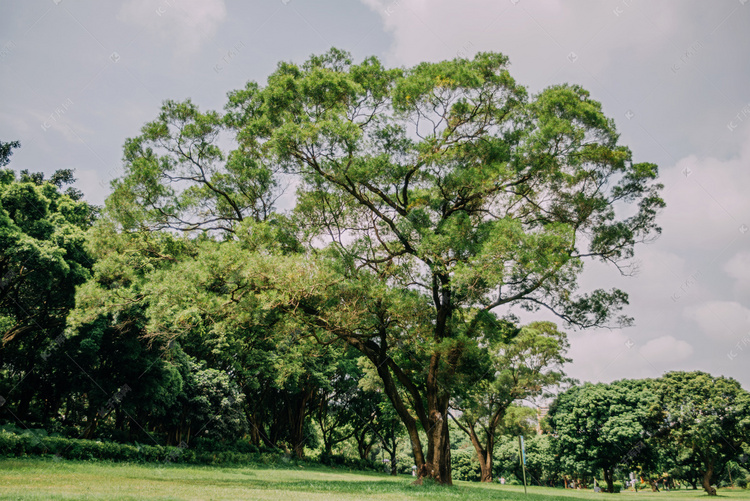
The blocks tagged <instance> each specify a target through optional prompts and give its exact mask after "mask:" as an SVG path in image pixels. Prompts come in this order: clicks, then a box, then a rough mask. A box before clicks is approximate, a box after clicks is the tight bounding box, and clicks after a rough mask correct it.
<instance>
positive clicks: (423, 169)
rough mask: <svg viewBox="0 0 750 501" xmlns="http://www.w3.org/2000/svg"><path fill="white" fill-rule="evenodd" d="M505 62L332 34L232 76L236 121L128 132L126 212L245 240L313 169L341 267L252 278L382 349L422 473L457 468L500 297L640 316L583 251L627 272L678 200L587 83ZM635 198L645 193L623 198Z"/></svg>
mask: <svg viewBox="0 0 750 501" xmlns="http://www.w3.org/2000/svg"><path fill="white" fill-rule="evenodd" d="M507 63H508V60H507V58H506V57H505V56H503V55H501V54H492V53H482V54H478V55H477V56H476V57H475V58H474V59H473V60H466V59H456V60H453V61H443V62H439V63H423V64H419V65H417V66H415V67H413V68H409V69H386V68H384V67H383V66H382V65H381V63H380V62H379V61H378V60H377V59H375V58H369V59H366V60H365V61H364V62H362V63H360V64H354V63H353V62H352V61H351V59H350V57H349V55H348V54H346V53H344V52H341V51H338V50H331V51H330V52H328V53H326V54H324V55H322V56H313V57H311V58H310V59H309V60H308V61H307V62H306V63H305V64H304V65H301V66H300V65H296V64H292V63H282V64H280V65H279V67H278V69H277V70H276V71H275V72H274V73H273V74H272V75H271V76H270V77H269V79H268V83H267V85H265V86H260V85H258V84H256V83H249V84H248V85H247V86H246V87H245V88H244V89H242V90H238V91H236V92H232V93H230V95H229V103H228V105H227V114H226V115H225V116H224V117H221V119H220V117H219V116H218V114H215V113H212V112H210V113H205V114H201V113H199V112H198V111H197V109H196V108H195V107H194V106H193V105H192V104H191V103H183V104H177V103H167V104H166V105H165V107H164V110H163V113H162V116H160V117H159V119H158V120H157V121H155V122H153V123H152V124H149V125H147V126H146V127H144V131H143V132H144V133H143V135H142V136H140V137H139V138H136V139H133V140H130V141H129V142H128V144H127V146H126V169H127V170H126V176H125V177H124V178H123V179H122V180H120V181H118V182H117V183H116V184H115V188H116V189H115V193H114V194H113V196H112V198H111V199H110V201H109V202H108V205H109V207H110V208H111V210H112V211H113V212H114V213H116V214H117V215H118V217H119V219H120V221H121V222H122V223H123V224H124V225H126V226H129V227H134V226H136V225H148V226H151V227H162V228H163V227H171V228H178V229H193V228H195V229H210V230H214V231H219V232H224V233H225V234H227V235H228V236H230V237H231V238H235V236H236V233H237V231H238V228H240V227H242V228H245V229H247V228H248V226H245V225H246V220H247V219H253V220H255V221H264V220H266V219H269V218H268V217H267V216H266V214H267V213H268V212H269V211H268V210H267V209H268V208H269V207H271V201H272V200H273V196H272V195H271V193H272V192H273V191H272V188H274V187H275V186H278V184H279V183H278V182H276V183H275V184H274V183H273V182H271V181H269V177H268V175H269V173H271V174H273V173H275V172H276V171H277V168H278V167H281V168H283V169H284V171H285V172H286V173H288V174H290V175H294V176H297V179H298V180H299V183H298V195H297V205H296V209H295V210H296V214H298V215H299V216H300V217H299V220H300V222H301V224H302V225H303V227H304V229H305V230H306V231H307V233H306V237H307V238H306V239H303V240H302V241H304V242H308V244H309V245H308V252H307V254H306V256H305V258H306V259H307V260H308V262H312V261H316V262H318V263H320V259H323V260H324V261H326V263H327V265H328V268H327V270H326V271H325V272H323V271H321V265H319V264H317V265H313V264H308V265H304V264H301V263H300V259H301V258H294V259H287V261H286V262H285V263H284V264H283V266H287V267H288V268H289V269H291V270H294V271H296V272H297V274H296V275H295V277H296V279H297V280H296V281H295V280H288V279H287V278H288V277H287V275H288V273H290V272H288V271H285V270H283V269H281V268H279V273H280V274H281V275H283V276H282V278H281V279H278V278H277V279H275V280H276V284H275V285H274V284H271V283H270V282H273V281H274V277H273V276H269V275H264V278H265V279H266V282H264V284H263V287H257V285H258V283H257V282H255V283H254V285H255V286H256V288H255V290H256V292H262V290H268V289H270V288H276V289H277V290H279V289H281V290H284V294H281V295H276V296H275V299H276V301H275V302H273V306H274V307H276V308H285V311H286V312H287V313H288V314H293V315H295V318H296V321H298V322H300V323H301V324H303V325H308V326H309V328H308V329H306V330H305V332H306V333H307V334H308V335H314V336H316V337H318V339H319V340H320V341H322V342H333V341H334V340H336V339H339V340H343V341H345V342H347V343H349V344H351V345H352V346H354V347H355V348H357V349H359V350H360V351H361V352H362V354H363V355H364V356H366V357H367V358H369V359H370V361H371V362H372V363H373V364H374V366H375V367H376V368H377V371H378V374H379V376H380V377H381V379H382V381H383V389H384V392H385V393H386V394H387V396H388V398H389V400H390V401H391V403H392V404H393V406H394V408H395V410H396V412H397V413H398V414H399V416H400V417H401V419H402V421H403V423H404V425H405V427H406V429H407V432H408V434H409V437H410V439H411V442H412V450H413V453H414V457H415V461H416V463H417V465H418V467H419V472H420V478H424V477H431V478H434V479H435V480H437V481H438V482H441V483H451V477H450V440H449V436H448V422H447V415H448V414H447V413H448V407H449V403H450V400H451V396H452V395H453V393H454V389H455V388H456V386H457V385H461V384H465V383H466V382H467V381H469V380H470V379H471V378H472V377H474V376H472V370H473V369H476V367H475V366H473V365H472V364H473V363H474V361H475V360H478V359H479V358H481V357H479V358H478V357H476V356H475V355H476V354H477V352H480V351H481V350H482V349H483V346H484V345H483V344H482V340H483V338H484V336H486V335H490V333H491V332H492V331H493V330H494V329H497V328H498V326H497V317H496V312H497V311H499V309H502V308H506V309H507V308H510V307H512V306H522V307H525V308H528V309H536V308H540V307H542V308H548V309H550V310H551V311H553V312H554V313H556V314H557V315H558V316H560V317H561V318H562V319H564V320H565V321H566V322H568V323H570V324H574V325H577V326H580V327H593V326H601V325H608V324H612V323H625V324H627V323H628V321H629V319H627V318H625V317H622V316H620V317H618V316H617V312H618V311H619V310H620V309H621V308H622V307H623V306H624V305H625V304H627V295H626V294H625V293H624V292H622V291H619V290H611V291H605V290H595V291H591V292H588V293H581V294H579V293H577V289H578V283H577V277H578V276H579V274H580V272H581V270H582V268H583V263H584V260H585V259H587V258H589V259H600V260H603V261H606V262H609V263H613V264H614V265H616V266H618V268H619V269H620V270H621V271H622V272H627V271H628V260H629V259H630V258H631V257H632V256H633V249H634V246H635V244H636V243H638V242H641V241H644V240H647V239H649V238H651V237H653V236H654V235H655V234H656V233H658V231H659V229H658V227H657V226H656V225H655V223H654V219H655V216H656V213H657V211H658V209H660V208H661V207H662V206H663V202H662V200H661V198H660V197H659V196H658V189H659V188H660V185H658V184H655V183H654V179H655V178H656V176H657V168H656V166H655V165H653V164H648V163H633V162H632V157H631V153H630V151H629V149H628V148H627V147H625V146H621V145H618V135H617V132H616V130H615V127H614V123H613V121H612V120H611V119H609V118H607V117H606V116H605V115H604V114H603V113H602V111H601V105H600V104H599V103H598V102H596V101H594V100H593V99H591V97H590V95H589V93H588V92H586V91H585V90H583V89H582V88H580V87H578V86H569V85H558V86H554V87H550V88H548V89H545V90H543V91H542V92H540V93H539V94H538V95H535V96H533V97H529V95H528V93H527V91H526V90H525V89H524V88H523V87H521V86H520V85H518V84H516V82H515V81H514V80H513V79H512V78H511V77H510V75H509V73H508V71H507ZM223 127H226V128H227V129H228V130H229V131H230V132H233V133H235V134H236V138H237V140H238V143H239V147H238V148H237V149H236V150H234V151H232V152H231V153H229V154H223V153H222V152H221V151H219V150H218V147H217V146H216V142H215V141H216V138H217V137H218V135H219V132H220V131H221V129H222V128H223ZM276 179H277V178H276ZM626 204H632V205H633V206H634V207H635V208H634V209H633V210H629V211H627V210H619V209H620V207H624V206H625V205H626ZM616 208H618V210H617V211H616V210H615V209H616ZM248 216H249V217H248ZM249 226H250V227H251V228H250V232H251V233H252V232H253V230H252V225H249ZM243 231H244V230H243ZM323 247H327V249H325V250H323V249H322V248H323ZM253 263H254V264H255V265H257V266H259V267H262V268H264V269H265V270H266V271H268V270H269V268H270V267H272V266H271V265H269V264H266V263H261V261H260V260H248V262H247V264H246V266H250V265H251V264H253ZM272 263H275V265H277V266H280V267H282V268H283V266H282V263H281V261H279V260H275V261H272ZM269 277H270V278H269ZM302 278H304V280H302ZM311 280H319V282H318V286H313V285H311ZM324 286H325V287H324ZM284 288H286V289H284ZM261 289H262V290H261ZM295 291H296V292H295ZM282 299H284V300H287V304H286V305H284V304H282V302H283V301H282ZM268 304H270V303H268ZM402 390H403V393H402ZM404 395H406V397H404ZM419 428H421V429H422V430H424V432H425V433H426V436H427V443H426V444H423V442H422V439H421V438H420V436H419V433H418V431H419Z"/></svg>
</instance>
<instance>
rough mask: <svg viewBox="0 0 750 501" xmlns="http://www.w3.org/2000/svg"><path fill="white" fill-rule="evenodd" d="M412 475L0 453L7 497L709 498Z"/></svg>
mask: <svg viewBox="0 0 750 501" xmlns="http://www.w3.org/2000/svg"><path fill="white" fill-rule="evenodd" d="M412 480H413V479H412V478H411V477H406V476H400V477H390V476H387V475H382V474H375V473H361V472H349V471H346V470H339V469H333V468H324V467H314V468H309V467H305V468H301V467H292V466H290V467H289V468H288V469H271V468H267V467H262V468H261V467H237V468H222V467H210V466H183V465H139V464H123V463H108V462H103V461H102V462H78V461H64V460H63V461H53V460H47V459H3V460H0V499H13V500H24V501H26V500H62V499H65V500H69V499H86V500H108V501H109V500H141V499H159V500H209V499H210V500H238V499H273V500H284V501H286V500H324V501H339V500H341V501H343V500H355V499H357V500H358V499H364V500H394V501H395V500H430V501H442V500H467V501H479V500H488V499H489V500H492V499H497V500H512V499H524V500H527V501H556V500H559V501H573V500H575V499H581V500H592V501H595V500H604V499H609V500H611V499H613V498H614V499H619V500H621V501H628V500H630V501H635V500H636V498H637V499H638V501H652V500H656V499H659V500H661V501H680V500H693V499H697V498H707V497H708V496H706V495H705V494H704V493H703V492H702V491H692V490H690V491H686V490H681V491H673V492H661V493H651V492H639V493H638V494H635V493H632V492H624V493H622V494H612V495H609V494H595V493H593V492H590V491H574V490H564V489H552V488H547V487H530V488H529V495H528V496H524V494H523V487H521V486H510V485H504V486H500V485H479V484H476V483H470V482H456V485H455V486H453V487H440V486H434V485H427V486H414V485H412ZM719 497H720V498H723V499H727V498H736V499H750V491H742V490H729V489H721V490H720V491H719Z"/></svg>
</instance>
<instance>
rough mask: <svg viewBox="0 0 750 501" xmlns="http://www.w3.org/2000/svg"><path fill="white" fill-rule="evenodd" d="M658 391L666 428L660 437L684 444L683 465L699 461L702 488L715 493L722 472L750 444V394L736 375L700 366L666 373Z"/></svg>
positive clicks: (708, 492) (658, 386) (659, 383)
mask: <svg viewBox="0 0 750 501" xmlns="http://www.w3.org/2000/svg"><path fill="white" fill-rule="evenodd" d="M656 392H657V394H658V396H659V401H660V404H661V406H662V419H663V420H664V423H665V425H664V426H665V427H666V429H667V430H668V434H662V440H665V441H667V442H670V443H674V444H675V445H677V446H678V447H680V448H682V449H683V451H684V452H680V456H681V459H682V461H681V462H682V463H683V464H684V465H685V466H688V465H695V459H698V460H699V463H700V470H701V477H702V478H701V484H702V485H703V489H704V490H705V491H706V493H707V494H709V495H711V496H714V495H716V489H715V488H714V487H713V485H715V484H717V483H718V482H717V480H718V478H719V475H720V474H721V473H722V471H723V469H724V468H725V466H726V465H727V463H728V462H729V461H732V460H734V461H738V460H739V459H740V457H741V456H742V454H743V452H744V451H743V446H747V445H748V444H750V393H748V392H747V391H745V390H744V389H742V387H741V386H740V384H739V383H738V382H737V381H735V380H734V379H731V378H727V377H723V376H712V375H710V374H707V373H705V372H700V371H694V372H679V371H677V372H670V373H667V374H665V375H664V376H663V377H661V378H660V379H658V380H657V385H656ZM683 458H684V459H683Z"/></svg>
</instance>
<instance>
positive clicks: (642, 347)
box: [0, 0, 750, 389]
mask: <svg viewBox="0 0 750 501" xmlns="http://www.w3.org/2000/svg"><path fill="white" fill-rule="evenodd" d="M0 12H1V13H2V15H0V45H1V50H0V96H2V98H1V100H0V103H1V106H0V140H2V141H10V140H20V141H21V143H22V147H21V149H20V150H17V151H16V153H15V154H14V156H13V160H12V162H11V164H10V166H11V167H13V168H15V169H17V170H19V169H24V168H25V169H29V170H31V171H43V172H46V173H52V172H53V171H54V170H56V169H60V168H73V169H75V170H76V175H77V177H78V179H79V181H78V187H79V188H80V189H82V190H83V192H84V193H85V194H86V197H87V199H88V200H90V201H92V202H94V203H97V204H100V203H102V202H103V200H104V198H106V196H107V194H108V192H109V181H110V180H111V179H113V178H114V177H117V176H118V175H120V173H121V172H122V170H121V155H122V145H123V142H124V141H125V138H127V137H133V136H135V135H137V134H138V131H139V129H140V127H141V126H142V125H143V124H144V123H145V122H146V121H149V120H151V119H153V118H155V116H156V115H157V114H158V110H159V106H160V104H161V102H162V101H163V100H165V99H176V100H182V99H185V98H191V99H193V101H194V102H195V103H197V104H198V105H199V106H200V107H201V108H203V109H206V108H208V109H221V108H222V107H223V105H224V102H225V96H226V93H227V92H228V91H230V90H232V89H237V88H240V87H242V86H244V84H245V82H246V81H248V80H256V81H259V82H264V81H265V79H266V77H267V76H268V74H269V73H270V72H271V71H273V69H274V68H275V66H276V64H277V62H278V61H281V60H285V61H295V62H302V61H304V60H305V59H306V58H307V56H309V55H310V54H312V53H320V52H324V51H326V50H327V49H328V48H329V47H331V46H335V47H339V48H341V49H345V50H348V51H349V52H351V53H352V54H353V55H354V57H355V59H356V60H361V59H362V58H364V57H365V56H369V55H376V56H378V57H380V58H381V59H382V60H383V61H385V63H386V64H388V65H391V66H408V65H412V64H415V63H418V62H420V61H437V60H441V59H452V58H454V57H467V56H469V57H470V56H472V55H473V54H474V53H475V52H477V51H497V52H502V53H504V54H506V55H508V56H509V57H510V60H511V73H512V75H513V76H514V77H515V78H516V80H517V81H518V82H519V83H521V84H523V85H526V86H528V88H529V90H530V91H531V92H537V91H539V90H541V89H542V88H544V87H546V86H548V85H552V84H556V83H562V82H569V83H576V84H581V85H582V86H584V87H585V88H586V89H588V90H589V91H590V92H591V94H592V96H593V98H594V99H597V100H599V101H601V102H602V103H603V107H604V111H605V113H607V114H608V115H609V116H611V117H613V118H614V119H615V121H616V123H617V126H618V129H619V131H620V132H621V142H622V143H623V144H626V145H628V146H630V148H631V149H632V150H633V154H634V159H635V161H638V162H641V161H648V162H654V163H656V164H658V165H659V167H660V172H661V181H662V182H663V183H664V184H665V190H664V197H665V199H666V202H667V209H666V210H665V211H664V213H663V214H662V216H661V218H660V223H661V226H662V227H663V235H662V237H661V238H660V239H659V240H657V241H656V242H655V243H653V244H650V245H647V246H641V247H640V248H639V249H638V252H637V257H638V259H639V261H640V273H639V274H638V275H637V276H636V277H631V278H621V277H619V276H618V274H617V273H616V271H615V270H613V269H610V268H607V267H605V266H602V265H598V266H594V267H590V268H589V269H588V270H587V271H586V272H585V275H584V277H583V279H582V283H583V284H584V285H585V286H587V287H590V288H598V287H603V288H610V287H612V286H617V287H620V288H623V289H624V290H626V291H627V292H628V293H630V298H631V305H630V307H629V308H628V311H627V313H628V314H630V315H631V316H633V317H635V320H636V325H635V327H631V328H628V329H624V330H614V331H607V330H601V331H585V332H579V331H569V335H570V339H571V352H570V356H571V357H572V358H573V363H572V364H570V365H569V366H568V373H569V374H570V375H571V376H573V377H576V378H578V379H580V380H585V381H612V380H615V379H620V378H624V377H630V378H640V377H655V376H658V375H660V374H662V373H663V372H666V371H668V370H675V369H680V370H693V369H700V370H704V371H708V372H711V373H713V374H723V375H727V376H731V377H734V378H736V379H738V380H739V381H740V382H741V383H742V384H743V386H744V387H745V388H748V389H750V231H748V227H750V194H749V193H748V191H749V190H750V1H748V0H713V1H711V2H698V1H692V2H687V1H672V2H667V1H654V0H651V1H635V0H597V1H580V0H577V1H575V2H574V1H569V2H555V1H544V2H538V1H537V2H532V1H531V0H462V1H460V2H459V1H455V0H453V1H449V0H394V1H389V0H362V1H356V0H326V1H313V0H264V1H253V2H239V1H235V2H231V1H224V0H128V1H125V2H95V1H78V0H29V1H24V2H20V1H17V2H10V1H7V2H3V5H2V7H0ZM519 313H520V312H519ZM526 320H528V317H527V318H526Z"/></svg>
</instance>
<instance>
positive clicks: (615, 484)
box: [613, 482, 622, 494]
mask: <svg viewBox="0 0 750 501" xmlns="http://www.w3.org/2000/svg"><path fill="white" fill-rule="evenodd" d="M613 487H614V491H615V494H616V493H618V492H620V491H621V490H622V482H613Z"/></svg>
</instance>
